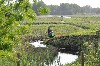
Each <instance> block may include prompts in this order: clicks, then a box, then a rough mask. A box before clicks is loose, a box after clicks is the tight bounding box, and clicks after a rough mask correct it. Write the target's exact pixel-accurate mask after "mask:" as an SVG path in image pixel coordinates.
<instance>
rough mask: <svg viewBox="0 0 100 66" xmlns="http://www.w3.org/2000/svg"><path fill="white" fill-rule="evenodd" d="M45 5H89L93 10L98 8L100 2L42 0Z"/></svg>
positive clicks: (89, 0) (97, 0) (87, 0)
mask: <svg viewBox="0 0 100 66" xmlns="http://www.w3.org/2000/svg"><path fill="white" fill-rule="evenodd" d="M42 1H43V2H44V3H46V4H47V5H51V4H52V5H60V3H75V4H78V5H79V6H85V5H90V6H91V7H93V8H96V7H99V8H100V0H42Z"/></svg>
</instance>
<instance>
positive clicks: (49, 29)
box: [48, 26, 55, 38]
mask: <svg viewBox="0 0 100 66" xmlns="http://www.w3.org/2000/svg"><path fill="white" fill-rule="evenodd" d="M54 36H55V34H54V32H53V31H52V30H51V27H50V26H49V27H48V37H49V38H53V37H54Z"/></svg>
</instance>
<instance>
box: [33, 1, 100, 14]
mask: <svg viewBox="0 0 100 66" xmlns="http://www.w3.org/2000/svg"><path fill="white" fill-rule="evenodd" d="M40 7H47V8H48V11H49V13H48V14H49V15H94V14H100V8H92V7H91V6H89V5H86V6H83V7H80V6H79V5H77V4H69V3H61V4H60V5H46V4H45V3H44V2H43V1H40V2H39V3H38V4H33V7H32V9H33V10H34V11H35V12H36V13H37V14H38V15H39V13H38V11H37V9H38V8H40Z"/></svg>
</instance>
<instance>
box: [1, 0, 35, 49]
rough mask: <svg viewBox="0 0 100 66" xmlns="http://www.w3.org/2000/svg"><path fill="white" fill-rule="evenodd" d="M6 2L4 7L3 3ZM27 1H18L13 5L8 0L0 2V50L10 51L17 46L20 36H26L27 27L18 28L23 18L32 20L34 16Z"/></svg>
mask: <svg viewBox="0 0 100 66" xmlns="http://www.w3.org/2000/svg"><path fill="white" fill-rule="evenodd" d="M6 1H8V2H9V3H7V4H6V5H5V2H6ZM31 8H32V6H31V4H30V2H29V1H28V0H18V2H15V3H14V4H12V3H10V1H9V0H0V50H12V48H13V46H15V45H19V44H20V42H21V40H20V37H21V35H24V34H27V33H28V30H27V29H26V28H27V26H22V27H21V26H19V27H18V25H19V24H20V22H22V21H23V20H24V19H25V18H27V19H29V20H30V19H34V18H35V17H36V14H35V13H34V11H33V10H32V9H31Z"/></svg>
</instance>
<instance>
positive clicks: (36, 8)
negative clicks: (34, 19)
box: [32, 1, 50, 15]
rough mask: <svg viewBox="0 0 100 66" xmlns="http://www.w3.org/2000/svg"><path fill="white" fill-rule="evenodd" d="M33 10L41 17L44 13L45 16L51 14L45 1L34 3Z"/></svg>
mask: <svg viewBox="0 0 100 66" xmlns="http://www.w3.org/2000/svg"><path fill="white" fill-rule="evenodd" d="M32 9H33V10H34V11H35V13H36V14H37V15H40V14H42V15H43V13H44V12H45V13H44V14H48V13H49V12H50V9H49V8H48V7H47V5H46V4H45V3H44V2H43V1H39V2H38V3H33V7H32ZM40 10H41V12H40Z"/></svg>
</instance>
